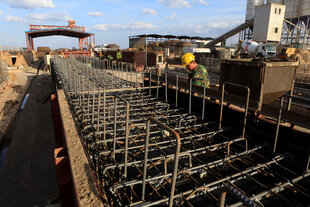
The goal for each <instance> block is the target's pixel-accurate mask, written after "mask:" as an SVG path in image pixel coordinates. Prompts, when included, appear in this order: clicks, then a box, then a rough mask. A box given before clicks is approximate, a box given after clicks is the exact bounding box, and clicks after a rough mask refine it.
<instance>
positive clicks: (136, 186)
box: [52, 57, 310, 206]
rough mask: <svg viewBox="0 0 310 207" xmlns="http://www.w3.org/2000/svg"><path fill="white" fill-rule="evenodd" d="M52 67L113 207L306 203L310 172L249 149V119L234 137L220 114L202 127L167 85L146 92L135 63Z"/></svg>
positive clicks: (85, 61)
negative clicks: (173, 100) (173, 99)
mask: <svg viewBox="0 0 310 207" xmlns="http://www.w3.org/2000/svg"><path fill="white" fill-rule="evenodd" d="M52 64H53V67H54V69H55V72H56V74H57V76H58V78H59V79H60V80H61V81H62V85H63V87H64V91H65V93H66V96H67V98H68V100H69V103H70V104H71V106H72V110H73V111H74V116H75V118H76V124H77V125H78V129H79V133H80V135H81V138H82V141H83V144H84V147H85V149H86V151H87V152H88V156H89V158H90V160H91V162H92V163H91V165H92V167H93V169H94V171H95V172H96V176H97V178H98V180H99V182H100V184H101V187H102V190H103V192H104V193H105V194H106V195H107V197H108V198H109V202H110V204H111V205H112V206H158V205H160V206H163V205H164V206H165V205H168V206H203V205H206V204H212V205H213V206H214V205H217V203H224V204H225V203H226V205H232V206H241V205H247V206H263V205H272V204H274V203H279V202H282V203H285V204H288V205H292V206H302V205H304V204H305V202H309V197H310V196H309V195H310V192H309V189H308V188H307V187H305V186H309V179H308V178H307V177H308V176H309V174H310V172H309V171H308V170H306V171H298V170H296V169H293V167H292V164H291V163H290V162H289V159H290V156H289V155H288V154H280V155H276V156H273V157H272V158H271V159H268V158H267V157H266V156H264V155H265V154H266V151H267V149H266V146H265V145H253V144H251V143H249V142H248V139H247V138H246V137H245V131H244V130H245V125H246V116H245V120H244V122H243V124H244V127H243V130H242V133H241V134H242V136H237V135H236V133H235V132H234V131H232V129H231V128H229V127H222V123H221V120H222V110H221V114H220V122H219V123H218V122H216V121H208V122H204V121H203V120H204V118H202V117H201V116H198V115H195V114H193V113H192V112H191V108H190V107H191V106H189V109H182V108H178V107H176V105H177V103H178V100H177V96H176V104H169V103H168V101H167V96H168V91H167V84H165V87H164V88H162V86H160V85H159V84H158V83H157V85H156V86H152V85H151V84H150V85H148V86H145V85H144V83H143V82H141V81H139V80H138V79H139V78H140V79H142V80H144V75H145V74H143V73H139V72H136V71H134V70H133V69H132V65H129V64H128V66H125V67H124V66H122V65H124V64H123V63H115V62H106V61H102V60H98V59H95V58H86V57H78V58H76V59H74V58H70V59H60V58H58V57H54V59H53V61H52ZM151 75H152V73H150V76H151ZM133 77H136V79H132V78H133ZM138 77H139V78H138ZM166 82H167V81H166ZM190 84H191V83H190ZM224 87H225V86H223V91H224ZM152 90H153V91H154V90H156V93H155V94H152ZM158 90H162V91H164V93H165V98H164V100H161V99H160V97H159V95H158ZM247 90H248V89H247ZM248 93H250V92H249V91H248ZM189 94H191V92H190V93H189ZM205 95H206V94H204V96H205ZM248 96H249V94H248ZM204 98H205V97H204ZM223 98H224V95H223V96H222V102H223ZM190 101H191V99H190ZM189 105H191V102H190V104H189ZM247 105H248V102H247ZM204 107H205V103H204V102H203V112H204V110H205V109H204ZM202 115H204V113H202ZM245 115H246V113H245ZM223 192H225V194H223ZM226 192H227V193H228V194H227V196H226V200H225V196H224V195H226ZM296 195H298V196H296Z"/></svg>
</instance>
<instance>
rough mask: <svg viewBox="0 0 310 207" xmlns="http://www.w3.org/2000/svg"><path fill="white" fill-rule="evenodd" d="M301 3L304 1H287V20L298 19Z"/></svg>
mask: <svg viewBox="0 0 310 207" xmlns="http://www.w3.org/2000/svg"><path fill="white" fill-rule="evenodd" d="M301 1H302V0H286V12H285V19H295V18H298V16H299V8H300V4H301Z"/></svg>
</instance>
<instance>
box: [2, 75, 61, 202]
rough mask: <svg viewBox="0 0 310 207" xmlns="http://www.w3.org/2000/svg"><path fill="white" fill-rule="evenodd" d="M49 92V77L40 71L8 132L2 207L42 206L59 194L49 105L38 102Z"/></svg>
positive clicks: (3, 172)
mask: <svg viewBox="0 0 310 207" xmlns="http://www.w3.org/2000/svg"><path fill="white" fill-rule="evenodd" d="M51 91H52V80H51V76H50V75H49V74H48V73H44V72H43V73H41V74H40V75H39V76H37V78H36V79H35V80H34V81H33V82H32V84H31V86H30V95H29V98H28V100H27V103H26V105H25V108H24V110H23V111H20V112H19V114H18V115H17V116H18V117H17V118H18V119H17V120H16V123H14V124H13V125H12V128H11V129H10V131H9V132H8V136H7V138H9V139H11V143H10V145H9V148H8V152H7V155H6V157H5V160H4V162H3V165H2V167H1V169H0V192H1V193H0V204H1V206H35V205H38V206H42V205H44V204H47V201H48V200H49V199H51V198H54V197H55V196H57V194H58V185H57V177H56V169H55V164H54V147H55V140H54V131H53V120H52V112H51V103H50V101H46V102H44V103H41V99H43V98H44V97H45V96H46V95H47V94H48V93H50V92H51Z"/></svg>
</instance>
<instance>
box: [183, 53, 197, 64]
mask: <svg viewBox="0 0 310 207" xmlns="http://www.w3.org/2000/svg"><path fill="white" fill-rule="evenodd" d="M194 60H195V56H194V55H193V54H192V53H185V54H184V55H183V56H182V58H181V61H182V65H183V66H184V67H185V66H187V65H188V64H189V63H191V62H192V61H194Z"/></svg>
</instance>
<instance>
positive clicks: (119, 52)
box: [116, 49, 123, 61]
mask: <svg viewBox="0 0 310 207" xmlns="http://www.w3.org/2000/svg"><path fill="white" fill-rule="evenodd" d="M122 59H123V55H122V52H121V50H120V49H118V50H117V53H116V60H117V61H122Z"/></svg>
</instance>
